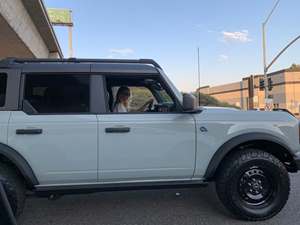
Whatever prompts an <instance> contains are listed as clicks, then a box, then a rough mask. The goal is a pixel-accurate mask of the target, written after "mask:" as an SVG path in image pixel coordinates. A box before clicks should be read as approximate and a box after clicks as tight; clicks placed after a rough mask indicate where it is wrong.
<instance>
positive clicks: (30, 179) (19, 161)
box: [0, 143, 39, 188]
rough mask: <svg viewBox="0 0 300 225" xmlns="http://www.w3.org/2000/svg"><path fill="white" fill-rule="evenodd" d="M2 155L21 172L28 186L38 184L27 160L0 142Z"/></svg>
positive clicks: (0, 153)
mask: <svg viewBox="0 0 300 225" xmlns="http://www.w3.org/2000/svg"><path fill="white" fill-rule="evenodd" d="M1 155H3V156H4V157H5V158H7V159H8V160H9V161H10V162H11V163H12V164H13V165H15V166H16V167H17V169H18V170H19V171H20V172H21V174H22V175H23V177H24V178H25V181H26V183H27V185H28V186H29V187H30V188H33V187H34V186H35V185H38V184H39V182H38V180H37V178H36V176H35V174H34V172H33V170H32V169H31V167H30V165H29V164H28V163H27V161H26V160H25V159H24V158H23V156H21V155H20V154H19V153H18V152H17V151H16V150H14V149H13V148H11V147H9V146H7V145H5V144H2V143H0V156H1Z"/></svg>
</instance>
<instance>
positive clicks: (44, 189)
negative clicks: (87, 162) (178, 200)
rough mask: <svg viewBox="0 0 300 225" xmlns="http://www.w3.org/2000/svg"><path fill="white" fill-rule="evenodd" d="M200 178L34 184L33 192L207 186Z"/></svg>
mask: <svg viewBox="0 0 300 225" xmlns="http://www.w3.org/2000/svg"><path fill="white" fill-rule="evenodd" d="M207 184H208V183H207V182H204V181H202V180H192V181H163V182H161V181H159V182H136V183H132V182H131V183H105V184H78V185H61V186H36V188H35V193H36V194H37V195H38V196H41V197H48V196H50V195H65V194H84V193H94V192H105V191H130V190H153V189H174V188H196V187H203V186H207Z"/></svg>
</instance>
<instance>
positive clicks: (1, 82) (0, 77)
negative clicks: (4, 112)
mask: <svg viewBox="0 0 300 225" xmlns="http://www.w3.org/2000/svg"><path fill="white" fill-rule="evenodd" d="M6 86H7V75H6V74H0V107H3V106H4V105H5V98H6Z"/></svg>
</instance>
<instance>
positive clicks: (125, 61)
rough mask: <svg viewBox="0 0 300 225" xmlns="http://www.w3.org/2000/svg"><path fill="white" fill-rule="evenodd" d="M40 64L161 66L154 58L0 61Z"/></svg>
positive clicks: (6, 64)
mask: <svg viewBox="0 0 300 225" xmlns="http://www.w3.org/2000/svg"><path fill="white" fill-rule="evenodd" d="M28 63H30V64H38V63H49V64H50V63H51V64H53V63H89V64H96V63H106V64H109V63H114V64H150V65H153V66H154V67H157V68H160V69H161V67H160V65H159V64H158V63H157V62H155V61H154V60H153V59H80V58H68V59H50V58H44V59H22V58H6V59H3V60H1V61H0V67H1V68H9V67H13V66H14V65H20V64H28Z"/></svg>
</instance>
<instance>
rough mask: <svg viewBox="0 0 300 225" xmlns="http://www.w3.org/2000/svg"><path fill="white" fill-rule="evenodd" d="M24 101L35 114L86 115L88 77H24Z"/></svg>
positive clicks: (88, 93) (88, 109) (88, 90)
mask: <svg viewBox="0 0 300 225" xmlns="http://www.w3.org/2000/svg"><path fill="white" fill-rule="evenodd" d="M24 100H26V101H27V102H29V103H30V104H31V106H32V107H33V108H34V110H35V111H36V112H37V113H52V114H55V113H58V114H62V113H88V112H90V76H89V75H26V78H25V93H24Z"/></svg>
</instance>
